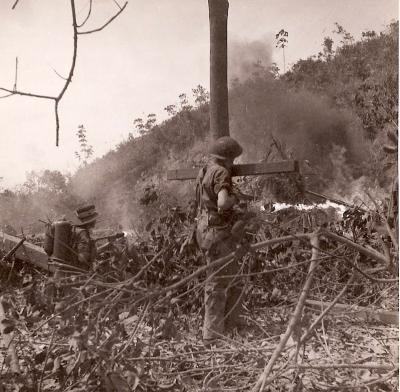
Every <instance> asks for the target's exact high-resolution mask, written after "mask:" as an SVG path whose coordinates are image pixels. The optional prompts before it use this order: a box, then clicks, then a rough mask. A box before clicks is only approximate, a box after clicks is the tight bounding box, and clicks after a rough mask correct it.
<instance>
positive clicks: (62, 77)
mask: <svg viewBox="0 0 400 392" xmlns="http://www.w3.org/2000/svg"><path fill="white" fill-rule="evenodd" d="M51 69H52V70H53V71H54V73H55V74H56V75H57V76H58V77H59V78H61V79H63V80H67V78H66V77H65V76H62V75H60V74H59V73H58V72H57V71H56V70H55V69H54V68H51Z"/></svg>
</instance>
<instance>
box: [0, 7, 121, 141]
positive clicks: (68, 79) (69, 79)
mask: <svg viewBox="0 0 400 392" xmlns="http://www.w3.org/2000/svg"><path fill="white" fill-rule="evenodd" d="M18 1H19V0H16V1H15V3H14V5H13V6H12V9H14V8H15V7H16V5H17V4H18ZM70 4H71V15H72V28H73V51H72V60H71V65H70V68H69V72H68V76H67V77H66V78H63V77H62V76H60V75H59V74H58V73H57V72H56V71H55V72H56V74H57V75H58V76H60V77H61V78H63V79H64V80H65V83H64V86H63V87H62V89H61V91H60V92H59V94H58V95H54V96H53V95H44V94H36V93H30V92H25V91H21V90H18V89H17V72H18V58H17V60H16V70H15V82H14V87H13V89H12V90H10V89H7V88H5V87H0V91H4V92H6V93H8V94H7V95H5V96H3V97H0V98H8V97H10V96H12V95H21V96H25V97H30V98H40V99H48V100H53V101H54V114H55V122H56V146H58V145H59V133H60V118H59V113H58V109H59V103H60V101H61V99H62V98H63V96H64V94H65V92H66V91H67V89H68V87H69V85H70V84H71V82H72V77H73V75H74V70H75V65H76V57H77V51H78V34H89V33H94V32H97V31H101V30H103V29H104V28H105V27H106V26H108V25H109V24H110V23H111V22H112V21H113V20H114V19H115V18H116V17H117V16H118V15H119V14H121V13H122V11H123V10H124V9H125V7H126V6H127V4H128V2H126V3H125V4H124V6H123V7H119V8H120V10H119V11H118V12H117V13H116V14H115V15H114V16H112V17H111V18H110V19H109V20H108V21H107V22H106V23H105V24H104V25H103V26H101V27H99V28H97V29H94V30H91V31H86V32H78V27H82V26H83V25H84V24H85V23H86V21H87V20H88V19H89V17H90V14H91V10H92V0H91V1H90V8H89V12H88V15H87V16H86V18H85V20H84V21H83V23H81V24H80V25H79V26H78V24H77V18H76V8H75V0H70Z"/></svg>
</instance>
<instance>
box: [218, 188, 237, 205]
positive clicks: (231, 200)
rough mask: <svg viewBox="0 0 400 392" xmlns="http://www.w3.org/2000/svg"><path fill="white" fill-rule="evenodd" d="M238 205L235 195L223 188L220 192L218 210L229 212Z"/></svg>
mask: <svg viewBox="0 0 400 392" xmlns="http://www.w3.org/2000/svg"><path fill="white" fill-rule="evenodd" d="M236 203H237V198H236V196H235V195H233V194H229V192H228V190H227V189H226V188H222V189H221V190H220V191H219V192H218V202H217V205H218V209H221V210H229V209H230V208H232V207H233V206H234V205H235V204H236Z"/></svg>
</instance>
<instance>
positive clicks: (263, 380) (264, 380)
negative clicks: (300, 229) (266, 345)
mask: <svg viewBox="0 0 400 392" xmlns="http://www.w3.org/2000/svg"><path fill="white" fill-rule="evenodd" d="M318 235H319V234H318V233H314V234H313V235H312V236H311V237H310V243H311V246H312V254H311V262H310V267H309V269H308V274H307V279H306V282H305V283H304V286H303V290H302V292H301V294H300V297H299V300H298V302H297V305H296V308H295V310H294V313H293V315H292V318H291V319H290V322H289V324H288V326H287V328H286V332H285V333H284V335H283V336H282V338H281V341H280V342H279V344H278V345H277V346H276V348H275V350H274V352H273V354H272V356H271V358H270V360H269V362H268V364H267V366H266V367H265V368H264V371H263V373H262V374H261V376H260V377H259V379H258V380H257V383H256V384H255V385H254V387H253V389H252V392H262V391H263V390H264V388H265V386H266V385H268V376H269V374H270V373H271V371H272V368H273V366H274V364H275V362H276V360H277V359H278V358H279V356H280V354H281V352H282V351H283V350H284V348H285V346H286V343H287V341H288V340H289V338H290V336H291V335H292V333H293V330H294V328H295V326H296V324H297V323H298V322H299V321H300V318H301V314H302V311H303V308H304V304H305V302H306V299H307V295H308V292H309V291H310V288H311V284H312V281H313V276H314V272H315V270H316V268H317V266H318V261H317V259H318V255H319V250H318V248H319V239H318Z"/></svg>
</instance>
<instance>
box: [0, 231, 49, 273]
mask: <svg viewBox="0 0 400 392" xmlns="http://www.w3.org/2000/svg"><path fill="white" fill-rule="evenodd" d="M20 242H21V238H19V237H15V236H13V235H10V234H6V233H3V232H2V231H0V248H1V249H2V250H3V251H5V252H10V251H11V250H13V249H14V248H15V247H16V246H17V245H18V244H20ZM14 256H15V258H16V259H18V260H21V261H25V262H27V263H30V264H33V265H34V266H35V267H38V268H41V269H43V270H46V271H50V272H54V271H55V270H56V268H55V267H54V266H53V265H51V263H49V257H48V255H47V254H46V252H45V251H44V249H43V248H41V247H40V246H37V245H34V244H31V243H29V242H26V241H25V242H24V243H23V244H20V245H19V246H18V247H17V248H16V249H15V253H14Z"/></svg>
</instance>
